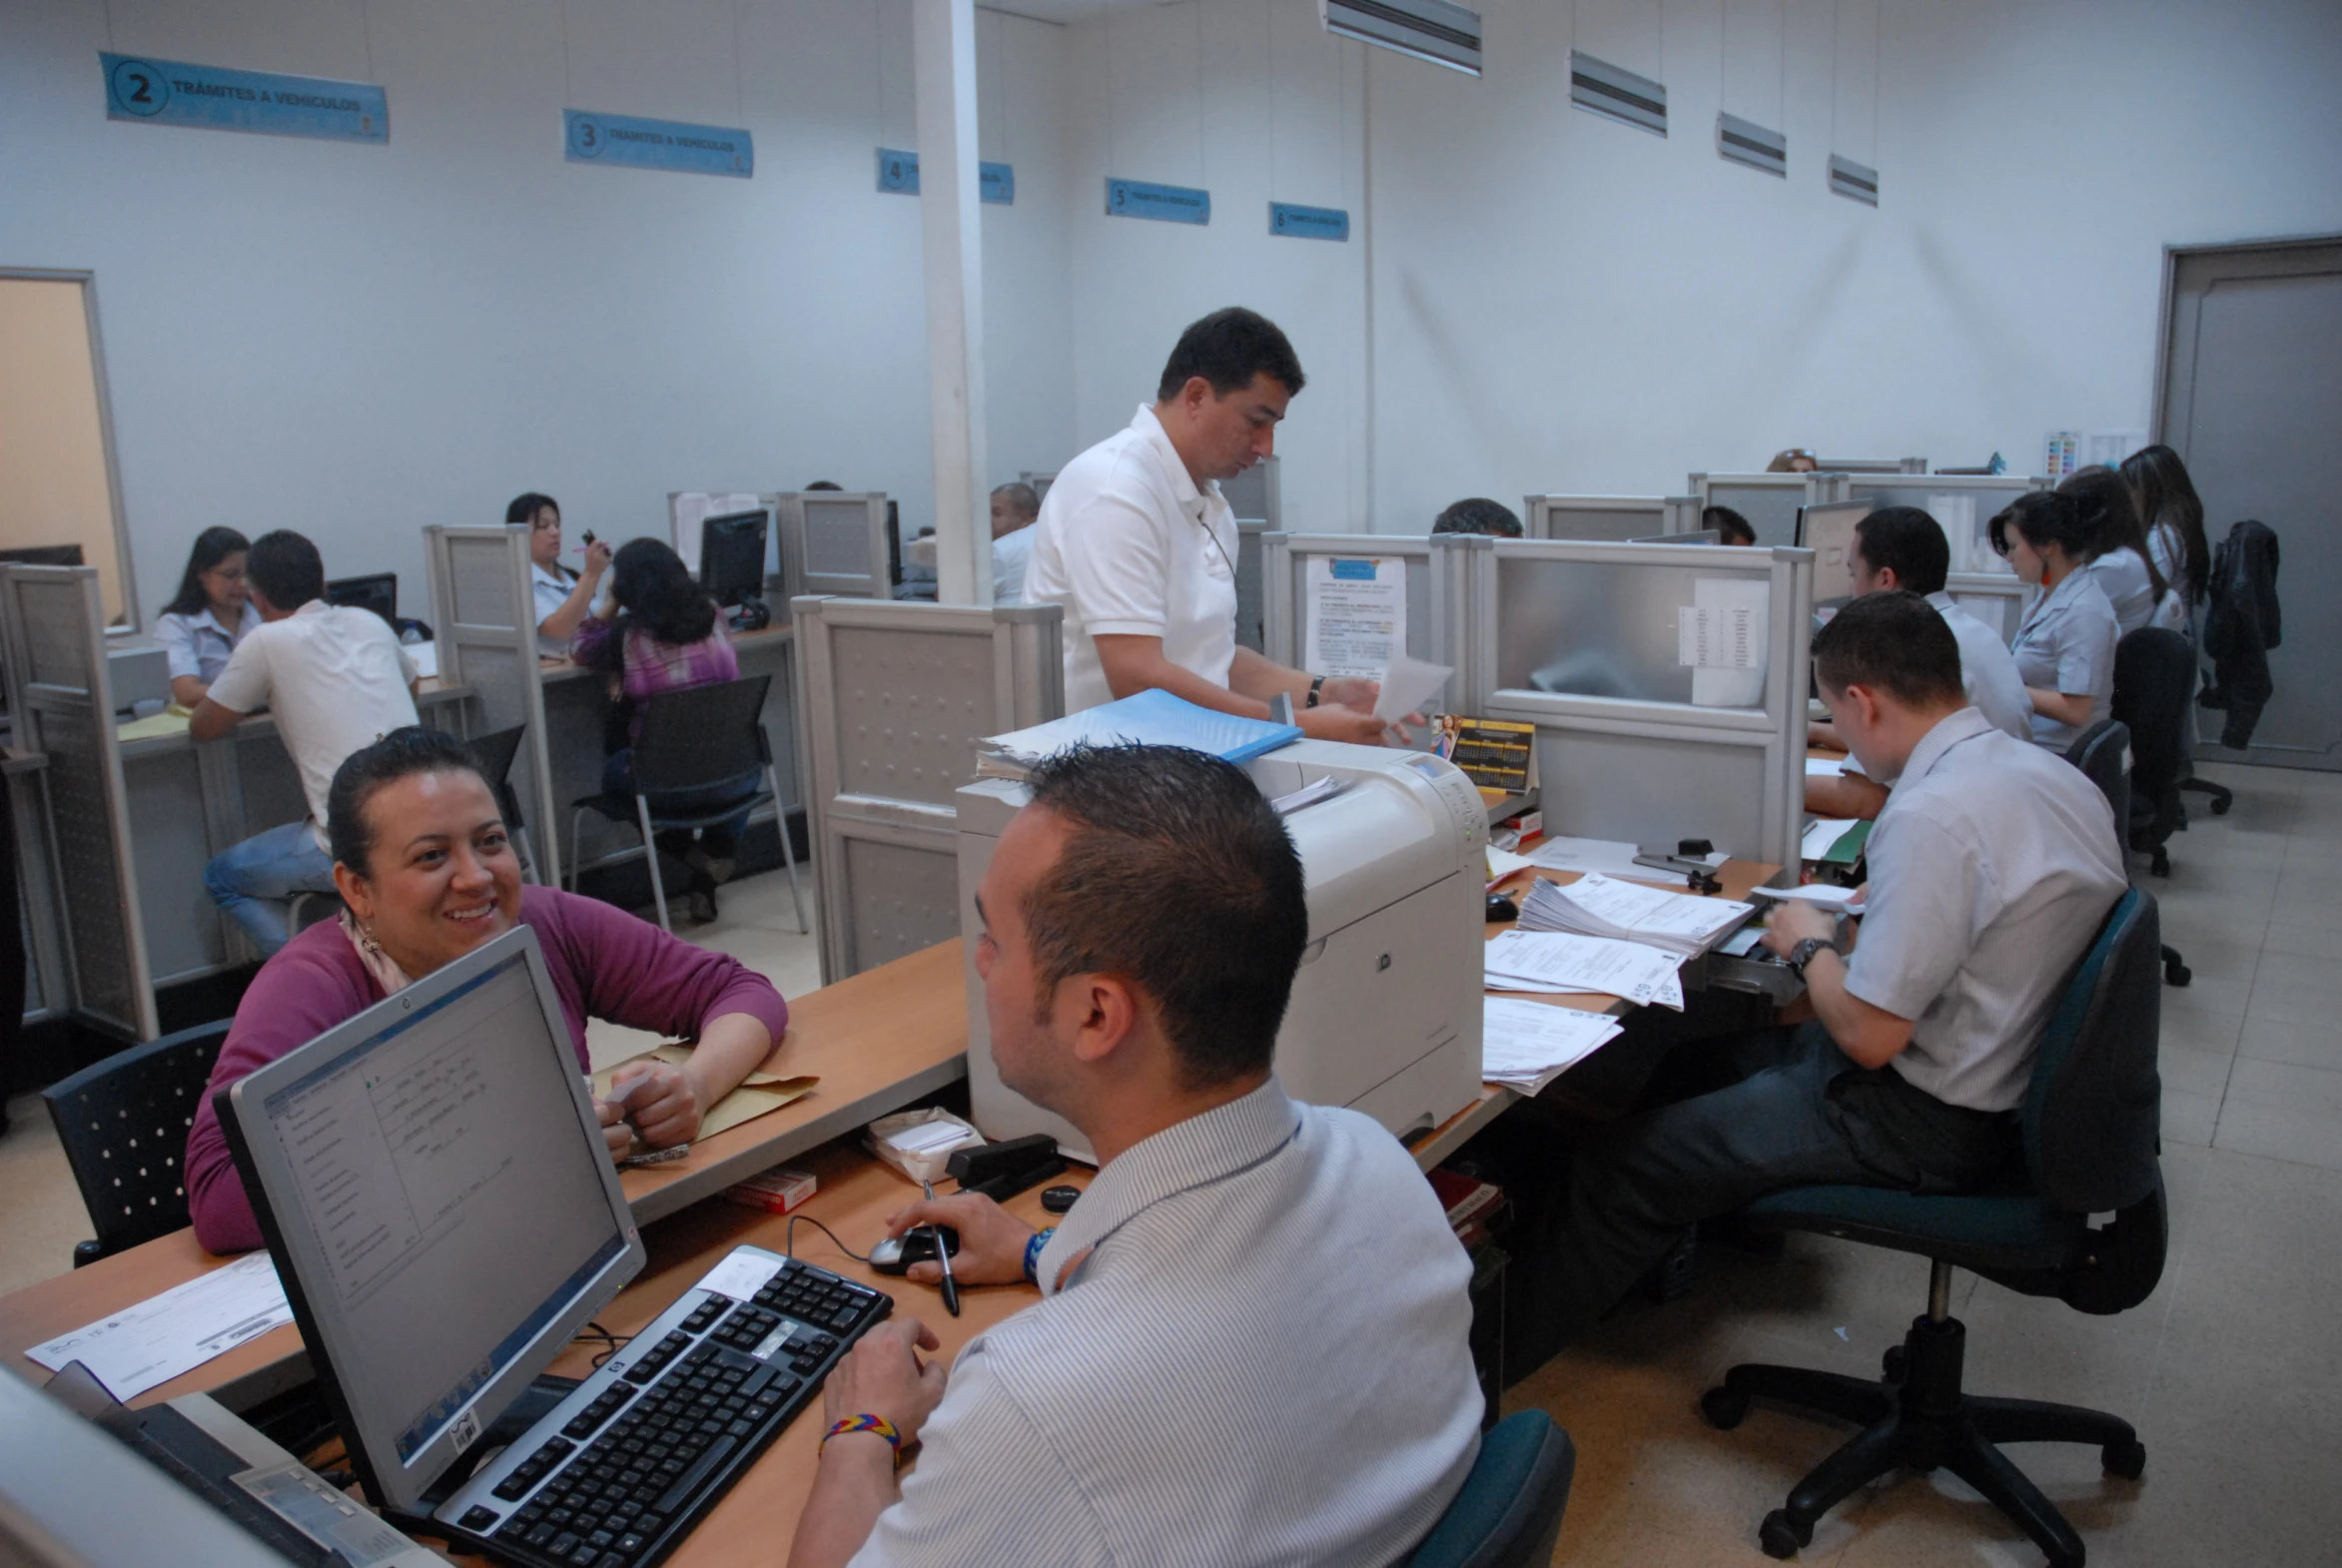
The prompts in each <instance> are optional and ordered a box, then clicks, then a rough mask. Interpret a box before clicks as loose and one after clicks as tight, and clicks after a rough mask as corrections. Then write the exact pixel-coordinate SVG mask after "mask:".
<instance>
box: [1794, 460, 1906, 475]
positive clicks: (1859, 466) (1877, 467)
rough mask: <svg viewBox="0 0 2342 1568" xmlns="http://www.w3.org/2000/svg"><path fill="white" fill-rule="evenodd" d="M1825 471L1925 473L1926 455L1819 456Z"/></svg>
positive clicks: (1820, 463) (1819, 462)
mask: <svg viewBox="0 0 2342 1568" xmlns="http://www.w3.org/2000/svg"><path fill="white" fill-rule="evenodd" d="M1814 460H1815V462H1816V463H1817V464H1819V466H1820V468H1821V471H1822V472H1824V473H1925V472H1927V471H1928V459H1927V458H1925V457H1817V458H1815V459H1814Z"/></svg>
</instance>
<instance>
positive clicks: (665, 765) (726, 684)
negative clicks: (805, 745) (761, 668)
mask: <svg viewBox="0 0 2342 1568" xmlns="http://www.w3.org/2000/svg"><path fill="white" fill-rule="evenodd" d="M772 679H773V678H772V677H771V676H770V675H750V676H745V677H743V678H741V679H739V680H727V681H718V682H716V683H714V684H712V685H707V686H692V687H688V688H686V689H684V690H682V691H669V692H662V693H661V694H660V695H658V696H656V697H653V698H651V699H650V701H649V702H647V703H645V704H644V705H643V709H642V728H641V730H640V731H639V732H638V733H637V734H636V735H635V737H634V787H635V788H636V789H638V790H640V791H642V792H643V793H644V794H646V795H653V794H659V793H661V792H664V791H667V790H681V789H698V788H699V787H701V786H702V785H707V784H721V783H723V782H725V781H726V780H728V779H736V778H738V777H740V776H741V775H742V774H744V773H754V772H755V771H757V770H758V769H759V768H762V767H763V766H764V765H765V764H766V763H767V762H769V761H770V760H771V757H772V754H771V752H770V751H769V750H768V749H767V746H768V743H767V742H766V740H765V734H764V693H765V688H766V687H768V686H770V685H771V684H772Z"/></svg>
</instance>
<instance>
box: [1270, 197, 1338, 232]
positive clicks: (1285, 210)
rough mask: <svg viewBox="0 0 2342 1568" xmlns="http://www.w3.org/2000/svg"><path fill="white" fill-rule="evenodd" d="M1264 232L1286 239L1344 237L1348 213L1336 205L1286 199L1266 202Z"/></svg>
mask: <svg viewBox="0 0 2342 1568" xmlns="http://www.w3.org/2000/svg"><path fill="white" fill-rule="evenodd" d="M1268 232H1269V233H1270V234H1273V235H1279V236H1282V237H1283V238H1284V239H1287V240H1347V239H1348V238H1349V237H1350V215H1349V214H1348V213H1347V212H1345V211H1343V210H1342V209H1341V208H1339V207H1295V206H1294V205H1293V204H1292V203H1290V202H1270V203H1269V204H1268Z"/></svg>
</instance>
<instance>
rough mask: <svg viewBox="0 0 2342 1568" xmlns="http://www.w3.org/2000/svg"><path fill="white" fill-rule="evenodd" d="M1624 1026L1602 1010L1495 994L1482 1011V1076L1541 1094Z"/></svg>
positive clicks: (1521, 1089)
mask: <svg viewBox="0 0 2342 1568" xmlns="http://www.w3.org/2000/svg"><path fill="white" fill-rule="evenodd" d="M1623 1028H1625V1026H1624V1025H1622V1024H1620V1023H1619V1021H1618V1020H1617V1019H1614V1018H1609V1017H1606V1016H1604V1015H1603V1014H1600V1013H1581V1012H1579V1011H1578V1010H1577V1009H1576V1008H1562V1007H1553V1006H1551V1005H1549V1004H1547V1003H1543V1002H1522V1001H1519V1000H1517V999H1515V998H1512V997H1489V998H1488V999H1487V1000H1486V1002H1485V1004H1484V1006H1483V1012H1482V1014H1481V1024H1480V1042H1481V1044H1480V1077H1481V1079H1482V1081H1484V1082H1486V1083H1490V1084H1502V1085H1504V1086H1505V1087H1506V1088H1508V1089H1517V1090H1519V1091H1520V1092H1521V1093H1522V1094H1524V1095H1534V1094H1537V1093H1539V1092H1541V1091H1542V1090H1543V1089H1544V1088H1545V1086H1546V1085H1548V1084H1550V1083H1552V1082H1553V1081H1554V1080H1555V1079H1557V1078H1559V1077H1561V1075H1562V1074H1564V1073H1566V1072H1568V1071H1569V1070H1570V1069H1571V1068H1573V1067H1575V1066H1577V1064H1578V1063H1580V1062H1583V1061H1584V1060H1585V1059H1586V1058H1588V1057H1590V1056H1592V1055H1593V1054H1594V1053H1595V1051H1597V1050H1598V1049H1600V1048H1601V1047H1602V1046H1604V1045H1605V1044H1607V1043H1608V1042H1609V1041H1610V1040H1612V1039H1613V1038H1615V1037H1616V1036H1617V1035H1618V1033H1619V1032H1620V1031H1621V1030H1622V1029H1623Z"/></svg>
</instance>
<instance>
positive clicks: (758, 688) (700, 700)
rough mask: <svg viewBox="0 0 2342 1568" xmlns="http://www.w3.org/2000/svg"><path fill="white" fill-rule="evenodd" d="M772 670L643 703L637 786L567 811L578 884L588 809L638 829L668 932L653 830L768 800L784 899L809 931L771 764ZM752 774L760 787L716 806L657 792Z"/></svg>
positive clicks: (584, 798)
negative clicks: (759, 777) (676, 802)
mask: <svg viewBox="0 0 2342 1568" xmlns="http://www.w3.org/2000/svg"><path fill="white" fill-rule="evenodd" d="M771 684H772V677H771V676H770V675H755V676H750V677H747V678H745V679H742V680H729V681H720V682H717V683H715V684H712V685H707V686H692V687H689V688H687V689H685V690H682V691H670V692H668V693H666V694H665V695H663V696H659V697H654V698H652V699H651V700H650V701H649V702H647V703H645V704H644V705H643V709H642V729H641V732H640V733H639V734H638V735H637V736H636V737H635V741H634V793H633V794H631V795H613V794H610V793H609V792H607V791H604V792H602V793H600V794H595V795H581V796H579V797H578V798H577V800H576V801H574V802H573V803H572V804H571V806H570V812H569V878H570V886H571V887H575V886H576V878H577V833H578V827H579V824H580V823H582V822H583V821H584V818H585V814H586V813H587V812H589V811H591V812H594V813H596V814H598V815H600V816H602V817H606V818H608V819H609V820H610V821H612V822H619V823H629V824H632V825H633V826H635V827H636V828H638V829H640V830H641V833H642V850H641V853H642V854H643V856H644V857H645V858H646V859H647V860H648V861H649V863H650V891H651V897H652V899H653V900H655V901H656V903H657V904H658V911H659V925H660V927H661V928H662V929H664V930H667V931H672V930H674V929H675V928H674V927H673V926H672V925H671V924H669V922H668V919H667V889H666V884H665V882H664V881H662V880H661V878H660V876H659V855H658V845H657V843H656V842H655V838H656V835H657V834H658V833H660V832H662V831H664V830H666V829H670V828H683V829H688V828H707V827H714V826H716V825H717V824H718V823H722V822H728V821H730V820H731V819H732V818H734V817H737V816H738V815H740V813H742V812H743V811H749V810H752V809H754V808H755V807H757V806H761V805H763V804H764V803H765V802H766V801H771V802H772V803H773V810H774V812H775V814H776V815H778V816H779V818H780V830H781V861H782V863H783V864H784V865H786V866H787V867H788V868H789V900H790V903H791V904H792V905H793V906H794V907H795V909H796V912H797V929H798V930H799V931H806V930H810V929H811V928H810V927H809V926H808V925H807V924H806V920H805V896H804V893H803V892H802V890H800V889H799V887H798V885H797V855H796V852H795V851H794V850H793V849H791V848H790V845H789V822H788V814H787V813H786V812H785V811H783V810H782V809H781V805H780V800H781V781H780V777H779V775H778V774H776V773H775V772H774V771H773V746H772V740H771V738H770V737H769V736H767V735H766V734H765V732H764V694H765V688H766V687H768V686H770V685H771ZM750 773H762V774H763V775H764V780H765V787H764V788H762V789H760V790H758V791H756V793H755V794H753V795H751V796H749V797H748V798H747V799H745V800H740V801H734V802H732V803H730V804H728V805H726V806H724V807H723V808H722V809H720V810H716V811H696V812H683V811H663V810H661V809H659V807H658V805H657V801H658V798H659V797H660V796H667V797H669V798H672V797H673V796H674V795H675V794H676V793H678V792H680V791H684V790H697V789H705V788H707V787H708V786H709V785H712V784H722V783H727V782H729V781H730V780H733V779H736V778H740V777H743V776H744V775H746V774H750Z"/></svg>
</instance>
